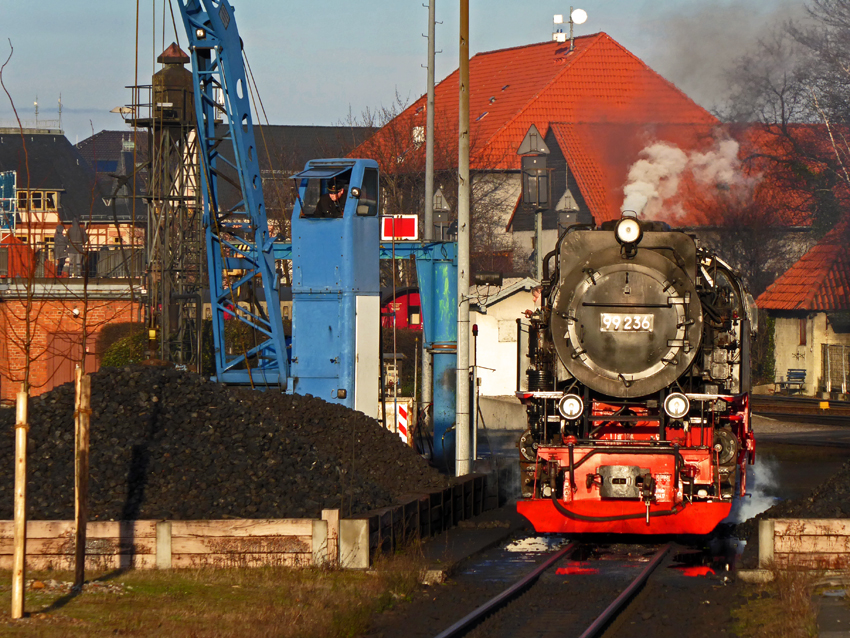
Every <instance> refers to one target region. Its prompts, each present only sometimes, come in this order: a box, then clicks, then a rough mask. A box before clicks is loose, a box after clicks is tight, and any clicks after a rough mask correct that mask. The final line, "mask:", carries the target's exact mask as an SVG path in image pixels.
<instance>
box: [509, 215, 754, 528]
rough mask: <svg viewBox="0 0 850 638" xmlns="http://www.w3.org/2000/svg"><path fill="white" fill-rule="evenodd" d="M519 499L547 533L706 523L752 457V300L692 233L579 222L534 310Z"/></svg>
mask: <svg viewBox="0 0 850 638" xmlns="http://www.w3.org/2000/svg"><path fill="white" fill-rule="evenodd" d="M527 315H528V319H529V325H528V352H527V361H528V369H527V372H526V375H527V380H528V383H527V386H528V388H527V390H522V391H519V392H518V393H517V395H518V396H519V398H520V399H521V400H522V402H523V403H524V404H525V405H526V409H527V414H528V429H527V430H525V432H524V433H523V434H522V436H521V438H520V440H519V442H518V447H519V456H520V484H521V485H520V487H521V498H520V500H519V502H518V504H517V510H518V511H519V513H521V514H522V515H523V516H525V517H526V518H527V519H528V520H529V521H530V522H531V523H532V524H533V525H534V527H535V529H536V530H537V531H538V532H566V533H618V534H706V533H709V532H710V531H711V530H713V529H714V528H715V527H716V526H717V524H718V523H719V522H720V521H721V520H723V519H724V518H725V517H726V516H727V515H728V514H729V512H730V509H731V506H732V499H733V497H734V496H735V494H736V493H737V494H740V495H743V494H744V491H745V489H746V485H745V482H746V471H745V470H746V464H747V462H749V463H750V464H752V463H753V461H754V457H755V439H754V438H753V433H752V430H751V426H750V405H749V392H750V338H751V336H752V334H753V333H754V332H755V328H756V327H757V314H756V310H755V303H754V301H753V298H752V296H751V295H750V294H749V293H748V292H747V290H746V288H745V287H744V284H743V282H742V281H741V280H740V278H739V277H738V276H737V275H736V274H735V273H734V272H733V270H732V268H731V267H730V266H729V265H728V264H727V263H726V262H724V261H723V260H722V259H720V258H719V257H718V256H717V255H715V254H713V253H711V252H709V251H708V250H705V249H703V248H701V247H700V246H699V245H698V244H697V242H696V240H695V238H694V237H693V236H691V235H688V234H687V233H684V232H680V231H673V230H670V228H669V226H667V225H666V224H664V223H661V222H651V221H643V220H639V219H638V218H637V216H636V215H634V214H633V213H624V215H623V217H622V218H621V219H619V220H616V221H612V222H606V223H604V224H602V226H601V227H600V228H591V227H587V226H584V227H575V226H574V227H571V228H569V229H567V231H566V232H564V233H563V234H562V235H561V236H560V238H559V240H558V244H557V246H556V248H555V250H554V251H553V252H552V253H550V254H549V255H547V256H546V258H545V260H544V273H543V282H542V289H541V307H540V308H539V309H538V310H535V311H533V312H531V311H529V312H528V313H527Z"/></svg>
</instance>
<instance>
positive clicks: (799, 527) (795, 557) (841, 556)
mask: <svg viewBox="0 0 850 638" xmlns="http://www.w3.org/2000/svg"><path fill="white" fill-rule="evenodd" d="M771 565H775V566H777V567H805V568H810V569H823V570H835V569H846V568H847V567H850V520H848V519H820V518H802V519H782V518H780V519H769V520H762V521H759V567H761V568H767V567H769V566H771Z"/></svg>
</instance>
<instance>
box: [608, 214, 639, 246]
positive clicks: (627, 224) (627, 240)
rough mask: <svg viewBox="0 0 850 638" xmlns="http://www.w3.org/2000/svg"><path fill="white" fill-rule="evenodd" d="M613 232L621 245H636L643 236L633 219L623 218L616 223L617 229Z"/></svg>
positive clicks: (637, 223) (636, 221)
mask: <svg viewBox="0 0 850 638" xmlns="http://www.w3.org/2000/svg"><path fill="white" fill-rule="evenodd" d="M614 232H615V233H616V235H617V241H618V242H620V243H621V244H636V243H638V242H639V241H640V238H641V236H642V235H643V233H642V231H641V229H640V223H639V222H638V220H636V219H635V218H634V217H623V219H621V220H620V221H619V222H617V228H616V230H615V231H614Z"/></svg>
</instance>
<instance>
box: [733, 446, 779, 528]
mask: <svg viewBox="0 0 850 638" xmlns="http://www.w3.org/2000/svg"><path fill="white" fill-rule="evenodd" d="M778 470H779V462H778V461H776V460H774V459H770V458H762V459H761V460H760V461H759V462H758V463H757V464H756V465H748V466H747V494H749V496H745V497H743V498H736V499H735V501H734V503H733V505H732V511H731V512H730V513H729V516H728V517H727V518H726V520H727V521H729V522H732V523H743V522H744V521H746V520H749V519H751V518H753V517H754V516H757V515H758V514H761V513H762V512H763V511H765V510H766V509H769V508H771V507H773V506H774V505H776V503H777V502H778V501H779V500H780V499H779V498H777V497H776V495H775V494H776V490H777V480H776V474H777V472H778Z"/></svg>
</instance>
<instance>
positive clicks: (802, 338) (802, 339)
mask: <svg viewBox="0 0 850 638" xmlns="http://www.w3.org/2000/svg"><path fill="white" fill-rule="evenodd" d="M807 324H808V321H807V320H806V318H805V317H801V318H800V345H801V346H804V345H806V326H807Z"/></svg>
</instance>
